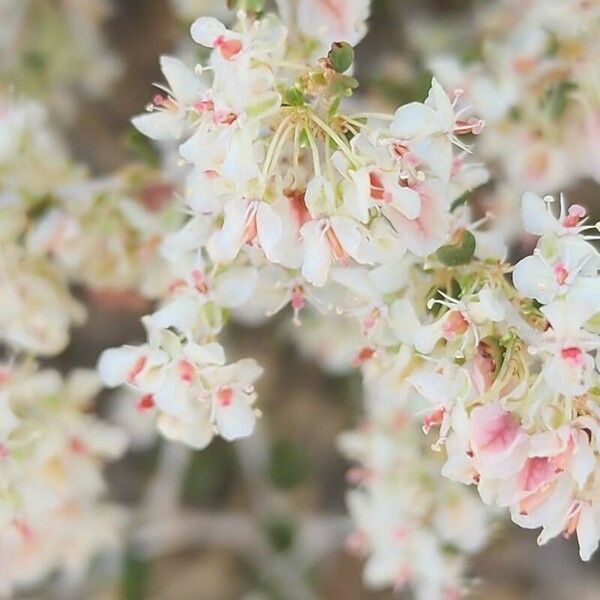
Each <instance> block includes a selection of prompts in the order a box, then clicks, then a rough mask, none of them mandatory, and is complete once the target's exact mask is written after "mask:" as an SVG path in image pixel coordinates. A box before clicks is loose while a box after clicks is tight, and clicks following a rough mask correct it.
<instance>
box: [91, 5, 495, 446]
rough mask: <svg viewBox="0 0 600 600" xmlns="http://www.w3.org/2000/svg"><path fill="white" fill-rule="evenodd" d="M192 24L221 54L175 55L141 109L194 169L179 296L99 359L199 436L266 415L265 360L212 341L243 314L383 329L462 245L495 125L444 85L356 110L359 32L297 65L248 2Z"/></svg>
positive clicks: (180, 247) (166, 422) (107, 374)
mask: <svg viewBox="0 0 600 600" xmlns="http://www.w3.org/2000/svg"><path fill="white" fill-rule="evenodd" d="M191 34H192V37H193V39H194V40H195V41H196V42H197V43H199V44H200V45H202V46H205V47H208V48H209V49H211V54H210V59H209V64H208V65H205V66H202V65H196V66H194V67H188V66H186V65H185V64H184V63H182V62H181V61H179V60H177V59H175V58H172V57H163V58H162V59H161V67H162V70H163V73H164V75H165V78H166V80H167V85H161V86H159V88H160V90H161V93H159V94H157V95H156V96H155V98H154V99H153V103H152V104H151V105H150V106H149V107H148V112H147V113H146V114H143V115H140V116H137V117H135V118H134V119H133V123H134V125H135V126H136V127H137V128H138V129H139V130H140V131H141V132H142V133H145V134H146V135H148V136H149V137H151V138H154V139H157V140H173V139H175V140H177V141H178V142H179V144H180V145H179V153H180V155H181V157H182V158H183V159H184V161H185V162H186V163H187V164H188V165H189V167H188V168H189V174H188V177H187V182H186V185H185V191H184V194H183V197H182V201H183V203H184V206H183V210H184V211H185V212H186V213H187V214H188V215H189V216H188V219H187V220H186V222H185V224H184V225H183V227H182V228H181V229H180V230H179V231H178V232H176V233H173V234H170V235H169V236H167V237H166V238H165V240H164V243H163V245H162V254H163V255H164V256H165V257H166V258H167V259H168V260H169V261H170V263H171V265H172V282H171V285H170V292H169V294H168V296H167V298H166V299H165V301H164V302H163V304H162V305H161V306H160V307H159V309H158V310H157V311H156V312H155V313H154V314H152V315H150V316H148V317H147V318H146V319H145V323H146V327H147V330H148V333H149V341H148V344H147V345H146V346H143V347H142V348H125V349H122V350H109V351H107V352H106V353H105V354H104V355H103V357H102V359H101V361H100V372H101V374H102V377H103V380H104V381H105V383H107V384H108V385H113V386H114V385H119V384H122V383H127V384H129V385H130V386H132V387H133V388H134V389H135V390H138V392H139V393H140V394H141V399H140V403H141V405H143V406H147V407H151V408H152V409H156V416H157V422H158V426H159V428H160V429H161V431H162V432H163V433H164V434H165V435H167V436H168V437H170V438H175V439H180V440H182V441H185V442H186V443H188V444H190V445H192V446H194V447H202V446H204V445H206V444H207V443H208V442H209V441H210V439H211V438H212V436H213V434H214V433H218V434H220V435H222V436H223V437H225V438H227V439H235V438H237V437H241V436H245V435H248V434H250V433H251V431H252V426H253V423H254V414H255V413H254V410H253V409H252V405H253V402H254V393H253V391H252V387H251V386H252V384H253V382H254V379H255V378H256V376H257V374H258V372H259V371H258V368H257V366H256V365H255V364H254V363H253V362H250V361H248V362H246V361H242V363H234V364H233V365H228V366H226V367H225V366H223V361H224V358H223V352H222V350H221V348H220V347H219V346H218V345H216V344H215V336H216V335H217V334H218V333H219V331H220V330H221V329H222V327H223V326H224V324H225V322H226V319H227V315H228V314H229V312H230V311H231V310H233V311H234V313H235V314H237V315H241V317H242V318H243V317H244V316H246V317H250V318H256V316H257V315H260V314H261V312H262V315H263V316H264V315H265V314H267V315H272V314H274V313H276V312H278V311H279V310H281V309H283V308H284V307H286V306H288V305H291V307H292V309H293V313H294V315H295V320H296V321H299V319H300V313H301V311H302V309H303V308H305V307H306V306H308V305H313V306H314V307H315V308H317V309H318V310H321V311H324V312H329V313H330V314H333V313H334V312H337V313H339V314H342V313H347V314H352V315H356V316H358V318H359V322H360V324H361V326H362V327H363V328H364V329H365V330H366V331H368V332H369V335H370V334H371V333H372V334H373V335H374V336H378V335H382V336H385V335H387V333H388V330H389V329H390V319H389V317H388V313H389V310H388V306H387V304H388V303H391V301H392V300H393V299H394V293H395V292H397V291H398V290H400V289H401V288H403V287H404V286H405V285H406V283H407V279H405V277H404V275H405V274H406V269H407V268H408V266H409V265H411V264H413V263H414V262H415V261H420V260H422V259H423V257H425V256H427V255H429V254H431V253H433V252H435V251H436V250H438V249H439V248H440V247H442V246H444V244H446V243H448V242H452V243H454V242H453V241H452V239H453V236H454V238H456V239H458V240H459V241H458V242H457V243H460V239H462V237H463V233H464V226H465V224H464V223H463V221H464V214H463V212H461V211H459V212H458V213H457V214H456V215H454V214H451V211H450V208H451V206H452V203H453V202H454V201H455V200H456V199H458V198H459V197H460V196H462V195H463V193H464V192H465V191H466V190H468V189H470V188H471V187H474V186H477V185H479V184H480V183H481V182H483V181H485V179H486V177H487V174H486V172H485V170H484V169H482V168H481V167H479V166H477V165H473V164H470V163H469V162H468V161H467V160H466V153H467V152H468V150H469V149H468V147H467V146H466V145H465V144H464V142H463V141H462V140H461V136H463V135H465V134H477V133H479V131H480V130H481V128H482V126H483V123H482V122H481V121H480V120H479V119H477V118H475V117H474V116H472V115H471V114H469V112H468V109H461V110H458V109H457V106H456V101H454V102H453V101H451V100H450V99H449V98H448V96H447V95H446V94H445V92H444V91H443V90H442V88H441V87H440V85H439V84H438V83H437V82H436V81H433V84H432V89H431V92H430V94H429V97H428V98H427V100H426V101H425V103H417V102H415V103H412V104H409V105H407V106H404V107H401V108H399V109H398V111H397V112H396V113H395V114H394V115H386V114H383V115H378V114H376V115H360V114H359V115H356V114H355V115H350V114H346V113H345V112H344V111H343V106H342V102H341V100H342V98H343V97H345V96H348V95H350V94H351V93H352V90H353V89H354V88H355V87H356V85H357V82H356V80H355V79H354V78H352V77H351V76H350V75H348V74H347V73H346V72H347V71H348V70H349V69H350V67H351V65H352V61H353V52H352V48H351V47H350V46H349V45H348V44H344V43H335V44H333V46H332V48H331V51H330V52H329V54H328V55H327V57H324V58H322V59H320V60H319V61H312V59H309V60H308V61H307V62H304V63H303V62H295V61H297V60H298V59H297V58H296V57H295V56H294V55H293V50H292V49H293V46H292V47H291V48H292V49H290V48H288V45H287V42H286V38H287V31H286V28H285V27H284V26H283V25H282V24H281V23H280V22H279V20H278V19H277V18H276V17H275V16H273V15H267V16H265V17H263V18H255V17H253V16H252V15H246V14H244V13H240V16H239V20H238V22H237V23H236V24H235V26H234V27H233V28H232V29H227V28H226V27H225V26H224V25H223V24H221V23H220V22H219V21H217V20H215V19H213V18H209V17H202V18H200V19H198V20H197V21H195V22H194V24H193V25H192V28H191ZM455 148H456V149H457V150H458V151H457V152H454V149H455ZM476 228H477V225H476V226H475V227H474V229H476ZM482 233H483V232H482ZM475 235H479V233H478V232H477V231H476V232H475ZM469 236H471V237H472V236H473V234H471V233H469ZM454 241H456V240H454ZM482 248H483V246H482ZM450 253H452V250H450ZM402 265H405V266H402ZM386 295H387V296H388V298H387V299H386V298H385V296H386ZM392 329H393V327H392ZM391 335H393V334H391ZM235 423H237V425H235Z"/></svg>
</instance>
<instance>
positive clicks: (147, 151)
mask: <svg viewBox="0 0 600 600" xmlns="http://www.w3.org/2000/svg"><path fill="white" fill-rule="evenodd" d="M124 144H125V147H126V148H127V149H128V150H130V151H131V152H133V154H135V156H136V157H137V158H138V160H140V161H141V162H143V163H144V164H146V165H148V166H149V167H152V168H153V169H156V168H158V167H159V166H160V154H159V153H158V151H157V150H156V148H155V147H154V146H153V145H152V142H151V141H150V140H149V139H148V138H147V137H146V136H145V135H144V134H143V133H140V132H139V131H138V130H137V129H131V130H130V131H129V132H128V133H127V134H126V136H125V140H124Z"/></svg>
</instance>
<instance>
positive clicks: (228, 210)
mask: <svg viewBox="0 0 600 600" xmlns="http://www.w3.org/2000/svg"><path fill="white" fill-rule="evenodd" d="M247 209H248V201H247V200H245V199H243V198H235V199H233V200H230V201H229V202H228V203H227V204H226V205H225V211H224V212H225V221H224V223H223V227H222V228H221V230H220V231H217V232H216V233H215V234H214V235H213V237H212V238H211V240H210V241H209V243H208V252H209V254H210V256H211V258H212V259H213V260H214V261H215V262H224V263H227V262H231V261H232V260H233V259H234V258H235V257H236V256H237V255H238V253H239V251H240V248H241V247H242V244H243V242H244V236H245V233H246V218H247V215H246V212H247Z"/></svg>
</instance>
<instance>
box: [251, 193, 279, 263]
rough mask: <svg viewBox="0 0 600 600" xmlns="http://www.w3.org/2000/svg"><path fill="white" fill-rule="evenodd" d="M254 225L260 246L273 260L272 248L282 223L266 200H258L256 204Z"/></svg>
mask: <svg viewBox="0 0 600 600" xmlns="http://www.w3.org/2000/svg"><path fill="white" fill-rule="evenodd" d="M256 226H257V231H258V239H259V241H260V246H261V248H262V249H263V250H264V252H265V255H266V257H267V258H268V259H269V260H270V261H273V260H274V258H273V250H274V248H275V246H276V245H277V242H279V240H280V238H281V233H282V231H283V225H282V223H281V219H280V218H279V216H278V215H277V213H275V211H274V210H273V209H272V208H271V206H269V205H268V204H267V203H266V202H260V203H259V205H258V211H257V213H256Z"/></svg>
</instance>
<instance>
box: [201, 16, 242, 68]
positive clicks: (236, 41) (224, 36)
mask: <svg viewBox="0 0 600 600" xmlns="http://www.w3.org/2000/svg"><path fill="white" fill-rule="evenodd" d="M191 34H192V39H193V40H194V41H195V42H196V43H197V44H201V45H202V46H206V47H207V48H215V49H216V50H217V51H218V52H219V53H220V54H221V56H222V57H223V59H224V60H233V59H234V58H235V57H236V56H238V55H239V54H240V52H241V51H242V49H243V48H244V46H243V42H242V39H243V37H242V35H240V34H239V33H236V32H234V31H229V30H228V29H227V28H226V27H225V25H223V23H221V22H220V21H218V20H217V19H215V18H213V17H200V18H199V19H197V20H196V21H194V24H193V25H192V28H191Z"/></svg>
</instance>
